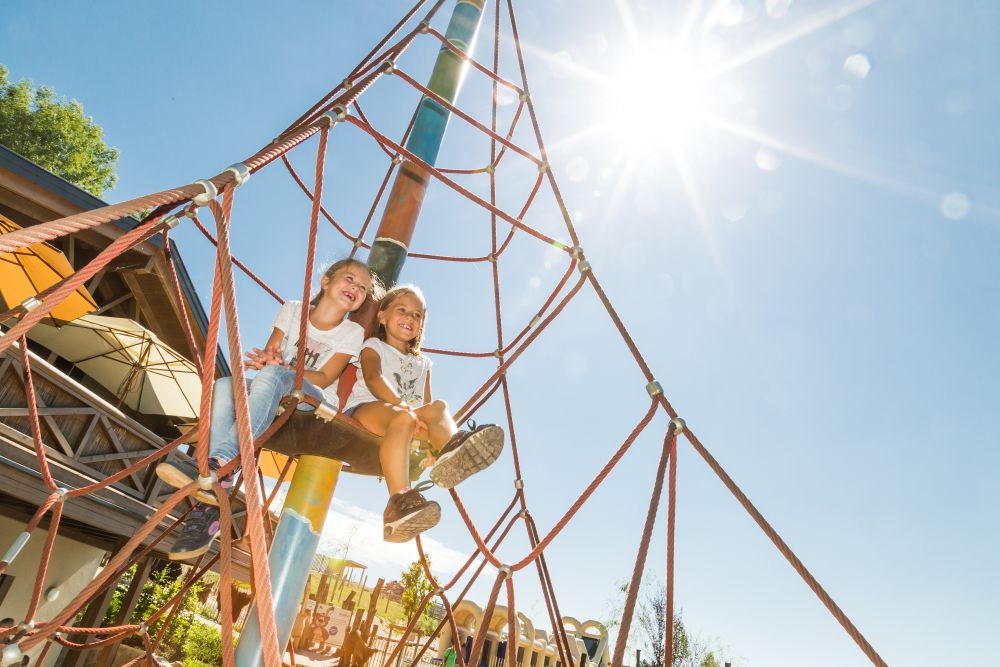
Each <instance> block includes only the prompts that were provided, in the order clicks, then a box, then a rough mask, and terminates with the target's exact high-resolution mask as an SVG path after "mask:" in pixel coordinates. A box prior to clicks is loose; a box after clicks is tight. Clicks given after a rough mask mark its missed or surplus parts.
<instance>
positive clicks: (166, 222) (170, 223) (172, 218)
mask: <svg viewBox="0 0 1000 667" xmlns="http://www.w3.org/2000/svg"><path fill="white" fill-rule="evenodd" d="M181 215H184V214H183V213H182V214H181ZM160 224H161V225H163V226H164V227H165V228H167V229H174V228H175V227H176V226H177V225H179V224H181V220H180V218H178V217H177V214H176V213H172V214H170V215H168V216H167V217H165V218H164V219H163V220H162V221H160Z"/></svg>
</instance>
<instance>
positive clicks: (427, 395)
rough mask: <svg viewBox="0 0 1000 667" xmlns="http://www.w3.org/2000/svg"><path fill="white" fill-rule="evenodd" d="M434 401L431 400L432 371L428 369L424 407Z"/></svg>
mask: <svg viewBox="0 0 1000 667" xmlns="http://www.w3.org/2000/svg"><path fill="white" fill-rule="evenodd" d="M433 400H434V399H433V398H431V369H429V368H428V369H427V380H426V381H424V405H427V404H428V403H430V402H431V401H433Z"/></svg>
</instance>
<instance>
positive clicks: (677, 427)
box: [670, 417, 687, 435]
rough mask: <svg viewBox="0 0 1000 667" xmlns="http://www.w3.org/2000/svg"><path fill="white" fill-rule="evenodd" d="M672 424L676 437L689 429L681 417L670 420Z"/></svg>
mask: <svg viewBox="0 0 1000 667" xmlns="http://www.w3.org/2000/svg"><path fill="white" fill-rule="evenodd" d="M670 423H671V424H673V426H674V435H678V434H680V433H683V432H684V429H685V428H687V424H686V423H685V422H684V420H683V419H681V418H680V417H674V418H673V419H671V420H670Z"/></svg>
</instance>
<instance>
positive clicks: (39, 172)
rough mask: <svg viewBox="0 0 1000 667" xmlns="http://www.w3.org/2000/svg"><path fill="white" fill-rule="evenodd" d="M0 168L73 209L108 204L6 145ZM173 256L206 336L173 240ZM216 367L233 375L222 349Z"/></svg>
mask: <svg viewBox="0 0 1000 667" xmlns="http://www.w3.org/2000/svg"><path fill="white" fill-rule="evenodd" d="M0 169H4V170H7V171H10V172H12V173H14V174H17V175H18V176H20V177H22V178H24V179H26V180H28V181H30V182H31V183H33V184H34V185H37V186H38V187H39V188H42V189H44V190H46V191H48V192H51V193H52V194H54V195H56V196H57V197H60V198H62V199H64V200H66V201H67V202H69V203H70V204H72V205H73V206H76V207H79V208H81V209H83V210H86V211H90V210H93V209H97V208H101V207H103V206H107V205H108V203H107V202H106V201H104V200H103V199H100V198H98V197H95V196H94V195H92V194H90V193H89V192H87V191H86V190H84V189H82V188H80V187H79V186H77V185H74V184H73V183H70V182H69V181H67V180H66V179H64V178H62V177H61V176H57V175H56V174H53V173H52V172H51V171H49V170H47V169H44V168H43V167H40V166H38V165H37V164H35V163H34V162H32V161H31V160H29V159H27V158H26V157H24V156H22V155H19V154H18V153H15V152H14V151H12V150H10V149H9V148H7V147H6V146H0ZM110 224H113V225H115V226H116V227H119V228H120V229H122V230H125V231H128V230H131V229H133V228H135V227H136V225H138V224H139V220H137V219H136V218H133V217H131V216H126V217H124V218H119V219H117V220H114V221H112V222H111V223H110ZM147 242H148V243H150V244H152V245H153V246H154V247H158V248H160V247H163V242H162V240H161V237H160V236H159V235H157V236H153V237H151V238H150V239H149V240H148V241H147ZM170 253H171V255H172V256H173V259H174V265H175V266H176V267H177V278H178V281H179V282H180V286H181V292H182V293H183V294H184V298H185V300H186V301H187V303H188V305H189V307H190V309H191V315H192V316H193V317H194V319H195V322H196V323H197V324H198V328H199V329H200V330H201V333H202V335H205V334H206V333H207V331H208V316H207V315H206V314H205V308H204V306H203V305H202V303H201V299H200V298H199V297H198V291H197V290H196V289H195V286H194V282H193V281H192V280H191V275H190V274H189V273H188V271H187V267H186V266H185V265H184V259H183V258H182V257H181V254H180V250H179V249H178V247H177V244H175V243H174V241H173V240H171V241H170ZM216 368H217V369H218V370H219V373H220V374H222V375H231V369H230V367H229V363H228V362H227V361H226V358H225V356H224V355H223V354H222V350H221V348H220V349H218V351H217V354H216Z"/></svg>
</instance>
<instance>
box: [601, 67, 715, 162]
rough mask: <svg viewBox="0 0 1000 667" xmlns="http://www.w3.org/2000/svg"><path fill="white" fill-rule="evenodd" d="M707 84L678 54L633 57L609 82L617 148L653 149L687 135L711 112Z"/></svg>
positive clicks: (700, 72)
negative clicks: (618, 143) (617, 142)
mask: <svg viewBox="0 0 1000 667" xmlns="http://www.w3.org/2000/svg"><path fill="white" fill-rule="evenodd" d="M709 83H710V82H709V80H708V78H707V77H705V76H704V74H703V73H702V71H701V70H700V69H699V68H698V67H697V64H696V63H695V61H694V60H693V59H691V58H688V57H685V56H684V55H683V54H669V53H661V54H656V53H655V52H648V53H644V54H640V55H638V56H636V57H635V58H634V59H633V60H632V61H631V62H630V63H628V64H627V65H626V66H625V67H623V68H622V70H621V72H620V74H619V75H618V76H616V77H615V79H614V81H613V83H612V84H611V89H612V95H613V98H612V99H613V100H614V108H615V113H614V116H615V119H614V131H615V133H616V135H617V136H618V140H619V142H620V144H621V145H622V146H623V147H624V148H629V149H634V148H639V147H644V148H653V149H658V148H663V147H664V144H672V143H675V142H678V141H680V140H682V139H684V138H686V137H690V136H691V135H692V134H693V133H695V132H696V131H697V129H698V128H699V127H700V126H701V125H702V122H703V120H704V118H705V116H706V115H707V114H711V113H713V112H715V111H716V110H715V109H714V105H715V96H714V95H713V94H712V92H711V90H710V86H709Z"/></svg>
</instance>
